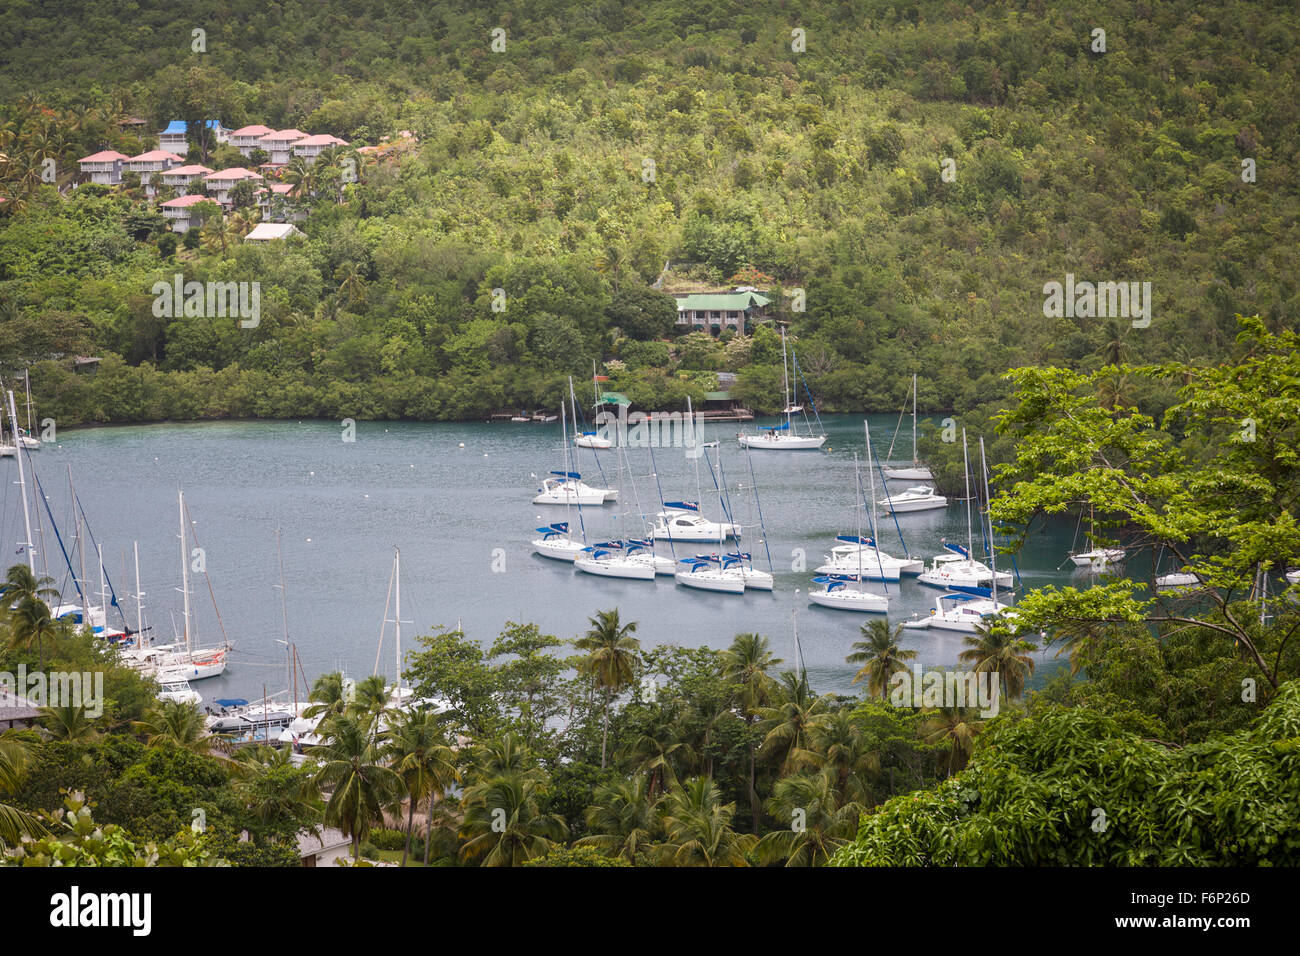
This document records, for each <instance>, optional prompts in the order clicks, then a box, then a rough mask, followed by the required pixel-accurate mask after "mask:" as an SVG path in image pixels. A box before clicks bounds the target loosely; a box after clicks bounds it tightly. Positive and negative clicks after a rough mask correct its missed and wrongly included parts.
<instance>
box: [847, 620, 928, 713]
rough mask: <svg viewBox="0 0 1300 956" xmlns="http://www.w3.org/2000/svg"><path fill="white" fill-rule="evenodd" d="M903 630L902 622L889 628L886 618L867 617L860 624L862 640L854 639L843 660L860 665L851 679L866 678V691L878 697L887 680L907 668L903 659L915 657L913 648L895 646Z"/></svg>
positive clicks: (880, 696)
mask: <svg viewBox="0 0 1300 956" xmlns="http://www.w3.org/2000/svg"><path fill="white" fill-rule="evenodd" d="M902 633H903V625H901V624H899V625H898V626H897V627H895V628H894V629H893V630H890V628H889V622H888V621H871V622H870V623H868V624H863V625H862V638H863V639H862V640H860V641H854V642H853V647H854V651H853V653H851V654H849V656H848V657H847V658H845V660H847V661H848V663H850V664H861V665H862V667H861V669H859V670H858V672H857V673H856V674H854V675H853V683H855V684H856V683H857V682H858V681H860V680H864V679H865V680H866V682H867V693H869V694H870V695H871V696H872V697H879V698H881V699H882V700H883V699H884V698H885V696H886V695H887V694H888V691H889V681H890V678H892V677H893V676H894V675H895V674H896V673H898V672H899V671H905V670H907V663H906V662H907V661H910V660H913V659H914V658H915V657H916V651H914V650H910V649H909V650H904V649H902V648H900V647H899V646H898V638H899V636H900V635H901V634H902Z"/></svg>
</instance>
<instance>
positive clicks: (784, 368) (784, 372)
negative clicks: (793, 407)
mask: <svg viewBox="0 0 1300 956" xmlns="http://www.w3.org/2000/svg"><path fill="white" fill-rule="evenodd" d="M781 381H782V383H783V387H784V388H785V407H784V409H783V411H784V412H785V423H786V424H787V425H789V424H790V365H789V363H788V362H787V361H786V357H785V326H784V325H783V326H781Z"/></svg>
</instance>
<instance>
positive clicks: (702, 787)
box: [659, 777, 758, 866]
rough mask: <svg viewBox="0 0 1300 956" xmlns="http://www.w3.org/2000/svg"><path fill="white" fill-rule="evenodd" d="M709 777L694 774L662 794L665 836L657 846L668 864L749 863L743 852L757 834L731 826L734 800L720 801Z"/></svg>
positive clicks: (711, 864)
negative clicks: (681, 784) (731, 801)
mask: <svg viewBox="0 0 1300 956" xmlns="http://www.w3.org/2000/svg"><path fill="white" fill-rule="evenodd" d="M721 801H722V797H721V793H720V791H719V790H718V786H717V784H715V783H714V782H713V781H712V780H710V779H709V778H708V777H695V778H693V779H691V780H688V781H686V784H685V786H682V787H678V788H677V789H675V790H671V791H669V792H668V794H667V795H665V796H664V798H663V802H662V803H661V807H662V817H661V819H662V821H663V826H664V830H665V831H666V834H667V839H666V840H665V842H664V843H663V844H662V846H661V847H660V851H659V855H660V857H661V860H662V861H663V862H664V863H666V864H667V865H669V866H749V861H748V860H747V859H746V858H745V854H746V853H747V852H749V851H750V850H752V849H753V848H754V846H755V845H757V843H758V838H757V837H755V836H752V835H750V834H747V833H737V832H736V831H735V830H733V829H732V827H731V821H732V818H733V817H734V816H735V815H736V805H735V804H734V803H722V802H721Z"/></svg>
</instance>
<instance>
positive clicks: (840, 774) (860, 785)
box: [808, 707, 881, 803]
mask: <svg viewBox="0 0 1300 956" xmlns="http://www.w3.org/2000/svg"><path fill="white" fill-rule="evenodd" d="M808 738H809V741H810V748H811V750H812V753H813V755H814V757H813V758H812V760H811V762H812V764H813V765H814V766H817V767H819V768H820V769H822V770H824V771H826V772H827V773H829V774H830V779H831V781H832V784H833V786H834V788H835V792H836V793H837V794H838V795H839V797H840V799H841V800H845V801H858V802H862V803H865V802H866V800H867V797H868V793H869V791H870V786H869V784H868V778H869V777H871V776H874V775H875V774H878V773H879V772H880V766H881V762H880V751H878V750H876V749H874V748H871V747H868V746H867V743H866V741H865V739H864V737H863V735H862V731H861V728H860V727H859V725H858V722H857V721H856V720H855V719H854V718H853V715H852V712H851V711H850V710H849V709H848V708H846V707H840V708H838V709H836V710H832V711H828V712H826V713H822V714H818V715H817V716H816V717H814V718H813V719H812V721H811V723H809V725H808Z"/></svg>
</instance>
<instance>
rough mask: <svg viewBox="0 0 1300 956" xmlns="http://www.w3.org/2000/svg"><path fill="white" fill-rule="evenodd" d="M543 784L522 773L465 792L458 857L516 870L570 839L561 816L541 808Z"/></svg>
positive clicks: (495, 777)
mask: <svg viewBox="0 0 1300 956" xmlns="http://www.w3.org/2000/svg"><path fill="white" fill-rule="evenodd" d="M538 788H539V782H538V781H537V780H536V779H533V778H531V777H528V776H525V775H523V774H518V773H510V774H499V775H497V776H493V777H489V778H486V779H484V780H481V781H480V782H479V783H477V784H475V785H474V786H472V787H470V788H469V789H468V790H466V791H465V799H464V801H463V805H464V807H465V823H464V826H463V827H462V830H461V833H462V836H464V837H466V838H467V839H466V841H465V844H464V845H463V846H462V847H461V850H460V855H461V859H464V860H479V861H481V865H482V866H518V865H519V864H521V863H523V862H524V861H525V860H531V859H535V858H537V857H539V856H545V855H546V853H547V852H548V851H549V850H550V849H551V847H552V846H554V845H555V844H556V843H558V842H560V841H562V840H564V838H565V837H566V836H567V835H568V827H567V826H566V825H565V823H564V820H563V818H562V817H560V816H559V815H558V814H553V813H543V812H542V811H541V810H540V809H539V805H538V799H537V798H538Z"/></svg>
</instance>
